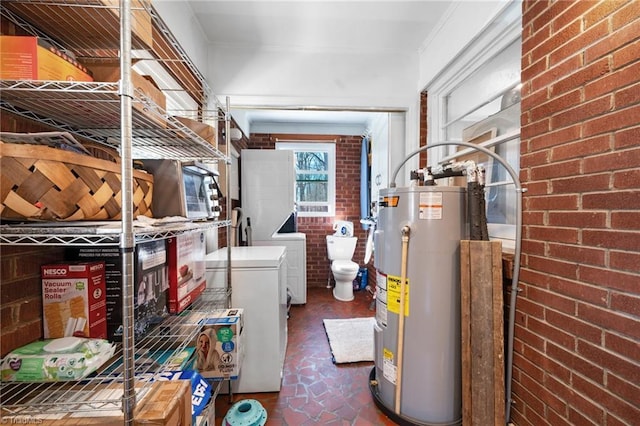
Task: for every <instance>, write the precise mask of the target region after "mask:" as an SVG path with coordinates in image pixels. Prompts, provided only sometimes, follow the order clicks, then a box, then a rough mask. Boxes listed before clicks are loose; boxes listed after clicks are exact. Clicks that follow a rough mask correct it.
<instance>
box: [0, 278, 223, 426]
mask: <svg viewBox="0 0 640 426" xmlns="http://www.w3.org/2000/svg"><path fill="white" fill-rule="evenodd" d="M228 296H229V290H226V289H206V290H205V292H204V293H203V294H202V295H201V297H200V298H199V299H198V300H196V301H195V302H194V303H193V304H192V305H191V306H190V307H188V308H187V309H186V310H185V311H183V312H182V313H180V314H178V315H171V316H168V317H167V318H166V319H165V320H164V321H163V322H162V323H161V324H158V325H157V326H155V327H154V328H153V329H152V330H151V331H150V332H149V333H148V334H147V335H146V336H145V337H143V338H142V339H140V340H139V341H137V342H136V348H137V351H136V355H137V356H139V357H144V356H145V355H146V354H150V353H158V352H165V353H166V359H168V360H171V359H172V357H175V356H176V355H178V354H180V353H182V352H183V351H185V349H186V348H187V347H189V346H191V345H194V344H195V340H196V338H197V335H198V333H199V331H200V329H201V325H200V324H201V320H202V319H204V318H215V317H218V316H222V315H224V313H225V312H226V309H225V306H226V303H227V299H228ZM188 363H189V362H187V363H186V364H188ZM122 364H123V355H122V345H118V347H117V349H116V354H115V355H114V357H112V359H111V360H110V361H108V362H107V363H105V365H103V366H101V367H100V368H99V369H98V371H97V372H96V373H95V374H93V375H92V376H91V377H88V378H86V379H83V380H78V381H69V382H48V383H42V382H7V381H3V382H0V395H1V398H2V411H1V414H2V417H3V421H7V422H8V421H10V420H11V416H19V417H20V418H23V417H27V416H28V417H29V418H32V419H33V420H36V419H38V416H43V415H44V416H46V417H47V418H51V417H52V416H54V417H55V416H56V415H63V414H66V413H68V412H70V411H74V412H88V411H114V410H120V409H121V405H122V398H121V396H122V383H123V373H122ZM173 369H174V367H173V366H172V364H171V363H170V362H169V361H167V362H165V363H163V364H159V363H137V365H136V367H135V370H134V377H135V379H136V397H137V398H136V399H137V400H140V399H141V398H143V397H144V395H145V393H146V392H148V391H149V388H150V386H149V385H150V383H153V382H154V381H157V380H162V378H163V376H164V374H165V373H167V372H169V371H172V370H173ZM214 387H215V389H214V390H215V393H217V392H218V391H219V388H220V383H215V384H214ZM97 391H103V392H101V393H99V394H98V395H102V397H97V396H96V392H97ZM104 395H107V396H106V397H105V396H104ZM5 419H6V420H5Z"/></svg>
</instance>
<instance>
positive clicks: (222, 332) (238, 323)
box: [193, 309, 244, 379]
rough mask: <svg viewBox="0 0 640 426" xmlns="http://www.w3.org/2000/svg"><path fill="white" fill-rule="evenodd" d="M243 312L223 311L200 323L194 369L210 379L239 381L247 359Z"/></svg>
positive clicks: (237, 310)
mask: <svg viewBox="0 0 640 426" xmlns="http://www.w3.org/2000/svg"><path fill="white" fill-rule="evenodd" d="M243 318H244V314H243V310H242V309H224V310H221V311H218V313H217V314H216V313H213V312H212V314H211V315H210V317H209V318H203V319H201V320H200V321H199V324H200V325H201V326H202V330H201V331H200V333H198V337H197V338H196V342H195V346H196V357H195V361H194V365H193V366H194V369H195V370H196V371H198V372H199V373H200V375H201V376H202V377H205V378H210V379H237V378H238V374H239V373H240V367H241V366H242V360H243V358H244V344H243V342H242V332H243V328H244V321H243Z"/></svg>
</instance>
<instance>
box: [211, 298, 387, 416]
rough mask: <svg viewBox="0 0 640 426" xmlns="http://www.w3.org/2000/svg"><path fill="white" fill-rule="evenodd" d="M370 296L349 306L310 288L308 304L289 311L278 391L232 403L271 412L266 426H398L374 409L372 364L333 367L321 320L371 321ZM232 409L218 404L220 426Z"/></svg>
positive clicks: (222, 400)
mask: <svg viewBox="0 0 640 426" xmlns="http://www.w3.org/2000/svg"><path fill="white" fill-rule="evenodd" d="M371 301H372V299H371V295H370V294H369V293H368V292H366V291H357V292H355V299H354V300H353V301H351V302H340V301H337V300H336V299H334V298H333V295H332V293H331V289H327V288H309V289H308V292H307V304H306V305H302V306H292V307H291V318H290V319H289V323H288V326H289V342H288V347H287V355H286V357H285V362H284V378H283V381H282V389H281V390H280V392H270V393H257V394H237V395H234V400H233V402H234V403H235V402H237V401H239V400H242V399H249V398H252V399H256V400H258V401H260V403H261V404H262V405H263V407H264V408H265V409H266V410H267V426H309V425H344V426H346V425H357V426H366V425H376V426H378V425H395V424H396V423H394V422H393V421H391V420H390V419H389V418H387V417H386V416H385V415H384V414H383V413H382V412H381V411H380V410H379V409H378V408H377V407H376V405H375V403H374V401H373V397H372V396H371V392H370V391H369V373H370V372H371V369H372V368H373V362H359V363H353V364H334V363H333V362H332V361H331V351H330V349H329V342H328V341H327V335H326V334H325V331H324V326H323V324H322V320H323V319H325V318H353V317H366V316H373V315H374V311H373V310H370V309H369V307H370V305H371ZM230 407H231V405H230V402H229V398H228V396H227V395H220V396H219V397H218V399H217V400H216V425H217V426H220V425H221V424H222V421H223V419H224V416H225V414H226V412H227V410H228V409H229V408H230Z"/></svg>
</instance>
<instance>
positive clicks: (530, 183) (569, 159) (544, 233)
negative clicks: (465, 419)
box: [512, 1, 640, 426]
mask: <svg viewBox="0 0 640 426" xmlns="http://www.w3.org/2000/svg"><path fill="white" fill-rule="evenodd" d="M522 68H523V69H522V82H523V89H522V111H523V112H522V145H521V153H522V155H521V172H520V177H521V180H522V182H523V186H524V187H526V188H527V189H528V192H526V193H525V194H524V220H523V221H524V228H523V259H522V261H523V268H522V271H521V277H520V278H521V282H520V288H521V289H522V291H521V293H520V297H519V299H518V302H517V320H516V321H517V325H516V332H515V336H516V342H515V355H514V375H513V391H514V395H513V396H514V400H515V404H514V405H513V411H512V420H513V421H514V422H515V423H516V424H517V425H519V426H522V425H531V426H539V425H553V426H556V425H569V424H571V425H575V424H580V425H607V426H611V425H631V424H637V422H638V419H639V418H640V343H639V342H640V2H638V1H525V2H524V3H523V46H522Z"/></svg>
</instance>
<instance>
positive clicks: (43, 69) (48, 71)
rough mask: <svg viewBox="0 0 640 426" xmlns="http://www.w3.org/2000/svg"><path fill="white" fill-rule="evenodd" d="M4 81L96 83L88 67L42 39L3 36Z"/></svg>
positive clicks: (0, 62)
mask: <svg viewBox="0 0 640 426" xmlns="http://www.w3.org/2000/svg"><path fill="white" fill-rule="evenodd" d="M0 79H2V80H50V81H93V78H92V77H91V75H90V74H89V73H88V70H87V69H86V68H85V67H84V65H82V64H80V63H79V62H78V61H76V60H75V59H73V58H72V57H70V56H68V55H66V54H64V53H63V52H60V51H59V50H58V49H55V48H54V47H52V46H50V45H49V44H48V43H46V42H44V41H43V40H42V39H40V38H38V37H31V36H10V35H2V36H0Z"/></svg>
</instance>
